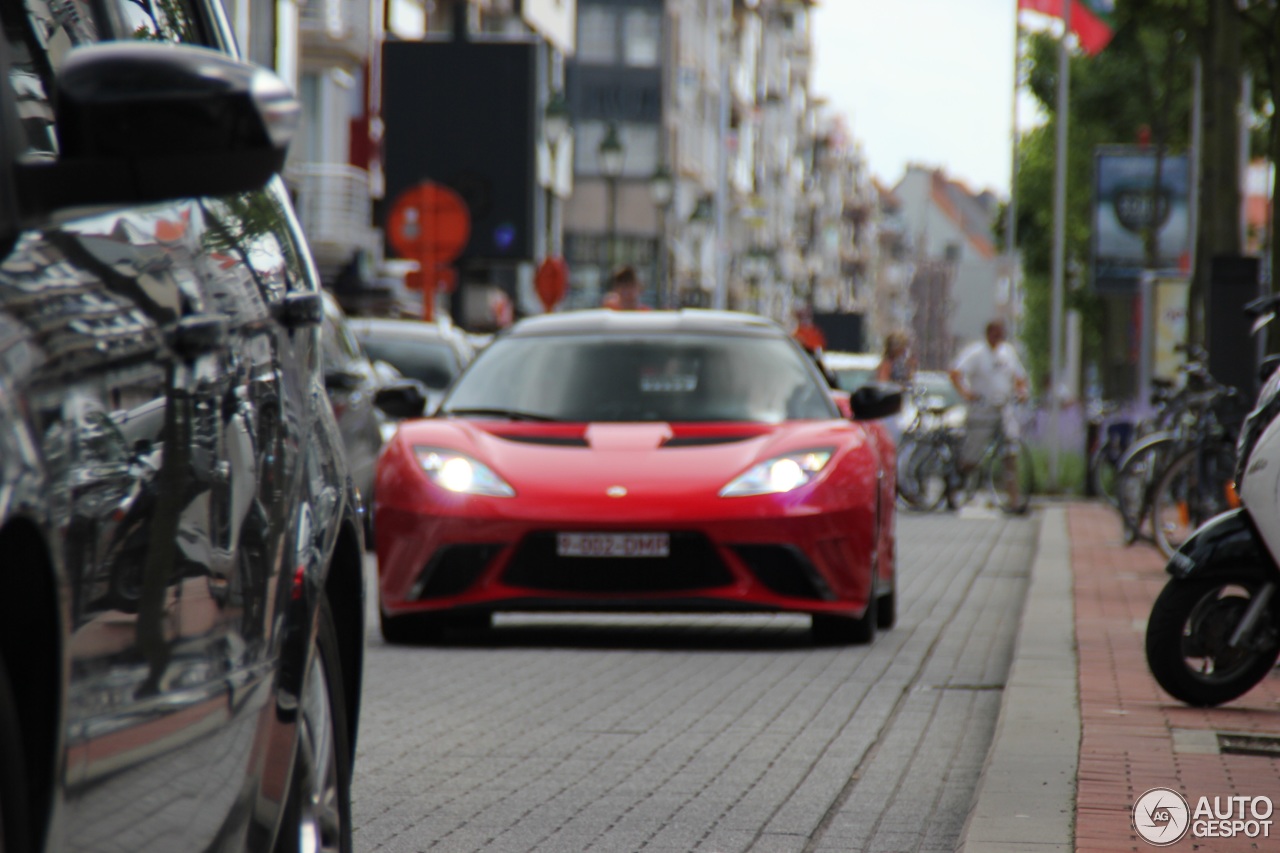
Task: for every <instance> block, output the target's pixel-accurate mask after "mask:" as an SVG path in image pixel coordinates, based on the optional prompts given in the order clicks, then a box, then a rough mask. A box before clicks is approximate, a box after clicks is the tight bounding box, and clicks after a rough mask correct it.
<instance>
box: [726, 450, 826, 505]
mask: <svg viewBox="0 0 1280 853" xmlns="http://www.w3.org/2000/svg"><path fill="white" fill-rule="evenodd" d="M831 453H832V451H830V450H806V451H802V452H800V453H788V454H787V455H785V456H778V457H775V458H773V459H769V460H767V461H765V462H761V463H760V464H759V465H756V466H755V467H754V468H752V469H751V470H749V471H747V472H746V473H745V474H743V475H742V476H740V477H738V478H737V479H735V480H734V481H733V482H732V483H730V484H729V485H727V486H725V487H724V488H723V489H721V490H720V497H722V498H737V497H743V496H746V495H776V494H781V493H783V492H789V491H791V490H792V489H798V488H800V487H801V486H803V485H805V484H807V483H810V482H812V481H813V478H814V477H816V476H817V475H818V472H819V471H821V470H822V469H823V467H825V466H826V464H827V462H828V461H830V459H831Z"/></svg>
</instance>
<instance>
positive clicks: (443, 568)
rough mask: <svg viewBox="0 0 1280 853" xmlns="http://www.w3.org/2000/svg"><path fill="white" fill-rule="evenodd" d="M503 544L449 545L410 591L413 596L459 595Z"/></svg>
mask: <svg viewBox="0 0 1280 853" xmlns="http://www.w3.org/2000/svg"><path fill="white" fill-rule="evenodd" d="M503 547H504V546H502V545H495V544H492V543H485V544H482V545H446V546H444V547H443V548H441V549H440V550H438V551H436V552H435V553H434V554H432V555H431V559H430V560H429V561H428V562H427V564H426V566H424V567H423V569H422V574H420V575H419V576H418V580H417V582H416V583H414V585H413V589H412V590H411V591H410V593H409V597H410V598H411V599H421V598H441V597H443V596H447V595H457V594H458V593H460V592H463V591H464V590H466V588H467V587H469V586H471V584H473V583H475V580H476V578H477V577H479V576H480V573H481V572H483V571H484V569H485V567H486V566H488V565H489V561H490V560H492V559H493V558H494V557H496V556H498V552H499V551H501V550H502V549H503Z"/></svg>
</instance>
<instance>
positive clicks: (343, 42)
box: [298, 0, 381, 63]
mask: <svg viewBox="0 0 1280 853" xmlns="http://www.w3.org/2000/svg"><path fill="white" fill-rule="evenodd" d="M372 8H373V7H372V4H371V2H370V0H304V2H302V4H301V9H300V12H299V19H298V29H299V30H300V31H301V35H302V55H303V57H304V58H305V59H312V60H320V61H329V62H333V63H362V62H364V60H366V59H367V58H368V57H369V54H370V52H371V51H372V50H373V45H372V43H371V41H370V29H371V28H370V21H371V20H372V19H371V17H370V16H371V13H372ZM379 8H381V5H379Z"/></svg>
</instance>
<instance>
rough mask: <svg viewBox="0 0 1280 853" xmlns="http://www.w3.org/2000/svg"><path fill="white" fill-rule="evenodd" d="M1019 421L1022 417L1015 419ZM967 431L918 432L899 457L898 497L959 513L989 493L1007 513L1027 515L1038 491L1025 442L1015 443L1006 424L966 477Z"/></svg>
mask: <svg viewBox="0 0 1280 853" xmlns="http://www.w3.org/2000/svg"><path fill="white" fill-rule="evenodd" d="M1016 416H1017V417H1020V416H1021V415H1020V413H1019V414H1018V415H1016ZM963 442H964V431H963V430H962V429H957V428H955V427H954V426H951V425H948V424H946V423H945V422H942V421H939V422H937V423H935V424H934V425H932V426H930V427H927V428H924V429H922V430H920V431H918V432H917V433H916V434H915V435H913V436H912V439H911V444H910V445H909V446H908V447H907V448H906V451H905V453H902V454H900V456H899V459H900V462H899V471H898V486H899V493H900V494H901V495H902V496H903V498H904V500H905V501H906V502H907V503H908V505H910V506H912V507H913V508H915V509H920V510H936V509H940V508H941V507H942V506H943V505H946V506H947V507H949V508H951V509H957V508H959V507H962V506H964V505H965V504H967V503H969V502H970V501H972V500H973V499H974V498H976V497H977V496H978V494H979V493H980V492H985V493H987V494H988V495H989V497H990V498H991V499H992V500H993V501H994V503H995V504H996V506H998V507H1000V508H1001V509H1003V510H1005V511H1006V512H1014V513H1019V512H1025V511H1026V509H1027V507H1028V506H1029V504H1030V498H1031V494H1032V492H1033V491H1034V489H1035V473H1034V464H1033V459H1032V456H1031V451H1030V449H1029V448H1028V447H1027V444H1026V442H1025V441H1023V440H1022V439H1021V438H1012V437H1010V436H1009V435H1008V434H1007V432H1006V430H1005V428H1004V422H1003V419H1002V420H1001V422H1000V424H999V425H998V426H997V428H996V430H995V432H994V433H993V435H992V438H991V440H990V441H989V442H988V443H987V445H986V447H984V448H983V450H982V452H981V454H980V456H979V458H978V461H977V463H976V464H975V465H974V466H973V467H972V468H970V469H969V471H968V472H967V473H962V472H961V467H960V451H961V447H962V446H963Z"/></svg>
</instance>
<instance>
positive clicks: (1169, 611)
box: [1146, 577, 1280, 707]
mask: <svg viewBox="0 0 1280 853" xmlns="http://www.w3.org/2000/svg"><path fill="white" fill-rule="evenodd" d="M1261 589H1262V583H1261V582H1259V581H1257V580H1253V579H1248V578H1244V577H1240V578H1203V579H1199V580H1192V581H1185V580H1172V581H1170V582H1169V583H1168V584H1166V585H1165V588H1164V589H1163V590H1162V591H1161V593H1160V595H1159V596H1158V597H1157V598H1156V601H1155V604H1153V605H1152V607H1151V617H1150V618H1149V619H1148V620H1147V638H1146V649H1147V666H1148V667H1150V669H1151V674H1152V675H1153V676H1155V679H1156V682H1157V683H1159V685H1160V686H1161V687H1162V688H1164V690H1165V692H1166V693H1168V694H1169V695H1170V696H1172V697H1173V698H1175V699H1177V700H1178V701H1180V702H1185V703H1187V704H1188V705H1194V706H1197V707H1210V706H1213V705H1221V704H1222V703H1223V702H1229V701H1231V700H1232V699H1235V698H1236V697H1238V696H1243V695H1244V694H1245V693H1247V692H1248V691H1249V690H1250V689H1252V688H1253V686H1254V685H1256V684H1257V683H1258V682H1259V681H1261V680H1262V679H1263V678H1264V677H1265V676H1266V674H1267V673H1268V672H1270V671H1271V667H1272V666H1274V665H1275V662H1276V658H1277V657H1280V643H1277V641H1276V634H1275V632H1274V631H1273V630H1267V631H1265V632H1264V633H1263V636H1264V638H1265V641H1264V642H1262V643H1250V642H1248V638H1246V642H1245V643H1243V644H1241V646H1239V647H1236V648H1232V647H1231V645H1230V640H1231V635H1232V634H1233V633H1234V632H1235V629H1236V626H1237V625H1239V624H1240V619H1241V618H1242V617H1243V616H1244V614H1245V611H1246V610H1247V609H1248V607H1249V604H1250V602H1252V600H1253V598H1254V596H1256V595H1257V594H1258V593H1259V591H1260V590H1261ZM1274 610H1275V608H1274V605H1273V606H1272V608H1271V612H1268V613H1265V614H1263V616H1262V619H1263V620H1264V622H1274V620H1275V612H1274Z"/></svg>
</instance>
